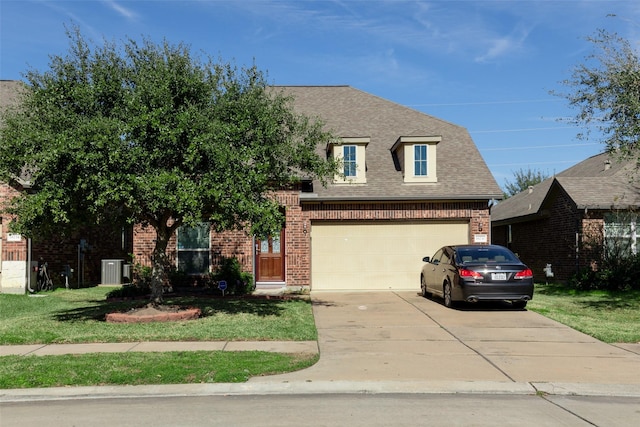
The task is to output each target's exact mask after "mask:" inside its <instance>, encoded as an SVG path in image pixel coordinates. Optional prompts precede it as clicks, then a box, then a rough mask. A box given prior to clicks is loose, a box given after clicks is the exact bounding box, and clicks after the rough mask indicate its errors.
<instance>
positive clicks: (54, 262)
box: [0, 184, 133, 286]
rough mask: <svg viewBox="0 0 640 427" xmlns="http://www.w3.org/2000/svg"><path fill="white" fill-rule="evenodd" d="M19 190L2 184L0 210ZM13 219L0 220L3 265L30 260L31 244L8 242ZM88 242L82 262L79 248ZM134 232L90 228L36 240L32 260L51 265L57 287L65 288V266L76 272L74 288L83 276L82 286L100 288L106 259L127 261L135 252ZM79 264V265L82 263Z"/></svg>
mask: <svg viewBox="0 0 640 427" xmlns="http://www.w3.org/2000/svg"><path fill="white" fill-rule="evenodd" d="M17 194H19V193H18V190H16V189H14V188H13V187H11V186H9V185H7V184H0V207H2V208H4V207H5V206H7V204H8V203H9V202H10V200H11V198H12V197H15V196H16V195H17ZM12 219H13V218H12V217H11V216H9V215H7V214H2V216H0V221H1V223H2V236H1V237H2V252H1V257H2V258H1V259H2V261H24V262H25V263H26V262H27V260H28V242H27V239H25V238H22V239H21V240H20V241H19V242H9V241H7V240H8V234H9V224H10V223H11V221H12ZM81 240H85V241H86V242H87V244H88V245H89V247H88V250H86V251H85V252H84V258H83V259H81V260H79V258H78V257H79V254H78V245H79V244H80V241H81ZM132 250H133V247H132V239H131V232H130V230H128V229H125V230H124V234H123V229H122V228H121V227H97V226H94V227H90V228H89V227H88V228H85V229H83V230H79V231H77V232H74V233H72V234H63V233H62V232H61V233H60V234H59V235H56V236H51V237H46V238H44V237H41V236H37V235H36V236H34V237H33V238H32V245H31V260H32V261H38V260H40V259H42V260H44V261H46V262H47V263H48V265H49V271H50V273H51V277H52V279H53V280H54V283H56V284H57V285H61V284H63V283H64V282H63V278H62V277H61V273H62V271H63V270H64V266H65V265H69V266H70V267H71V268H72V269H74V270H75V271H74V273H73V277H72V279H71V281H70V283H71V285H73V286H77V284H78V275H79V274H81V272H82V273H83V275H82V277H81V278H80V279H81V280H80V282H81V283H83V284H97V283H99V282H100V279H101V274H102V260H103V259H123V260H128V258H129V254H130V253H131V252H132ZM79 261H80V262H79Z"/></svg>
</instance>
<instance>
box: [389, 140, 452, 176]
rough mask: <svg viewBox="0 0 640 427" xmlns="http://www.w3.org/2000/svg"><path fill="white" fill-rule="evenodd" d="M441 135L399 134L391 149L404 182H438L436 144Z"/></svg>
mask: <svg viewBox="0 0 640 427" xmlns="http://www.w3.org/2000/svg"><path fill="white" fill-rule="evenodd" d="M440 141H442V137H441V136H401V137H400V138H398V140H397V141H396V143H395V144H393V147H392V148H391V151H392V152H393V153H394V155H395V156H396V158H397V160H398V164H399V165H400V169H401V170H402V175H403V177H404V182H406V183H418V182H438V176H437V175H436V146H437V144H438V143H439V142H440Z"/></svg>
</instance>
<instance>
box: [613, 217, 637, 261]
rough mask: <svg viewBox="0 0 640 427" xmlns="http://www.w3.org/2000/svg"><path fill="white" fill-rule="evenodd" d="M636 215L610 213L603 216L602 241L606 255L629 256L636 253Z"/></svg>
mask: <svg viewBox="0 0 640 427" xmlns="http://www.w3.org/2000/svg"><path fill="white" fill-rule="evenodd" d="M637 226H638V214H636V213H633V212H610V213H606V214H605V215H604V241H605V249H606V250H607V254H609V255H611V256H629V255H635V254H637V253H638V239H639V238H640V230H639V229H638V227H637Z"/></svg>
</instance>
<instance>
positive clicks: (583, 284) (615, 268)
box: [569, 254, 640, 291]
mask: <svg viewBox="0 0 640 427" xmlns="http://www.w3.org/2000/svg"><path fill="white" fill-rule="evenodd" d="M638 277H640V254H637V255H631V256H626V257H622V256H621V257H611V256H604V257H603V258H602V260H601V262H600V264H599V265H598V268H597V269H591V268H585V269H582V270H580V271H579V272H578V273H576V274H574V275H573V276H572V277H571V278H570V279H569V285H570V286H571V287H573V288H576V289H581V290H592V289H602V290H610V291H626V290H630V289H640V281H639V280H638Z"/></svg>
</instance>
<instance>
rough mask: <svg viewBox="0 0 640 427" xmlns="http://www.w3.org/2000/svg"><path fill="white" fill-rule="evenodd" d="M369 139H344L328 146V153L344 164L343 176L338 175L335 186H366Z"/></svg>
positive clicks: (334, 180) (335, 178) (334, 181)
mask: <svg viewBox="0 0 640 427" xmlns="http://www.w3.org/2000/svg"><path fill="white" fill-rule="evenodd" d="M369 140H370V138H369V137H343V138H340V139H339V140H338V141H333V142H331V143H329V144H328V145H327V153H328V155H330V156H333V158H334V159H336V160H338V161H340V162H341V163H342V174H340V175H336V176H335V177H334V179H333V183H334V184H366V183H367V173H366V172H367V163H366V148H367V144H368V143H369Z"/></svg>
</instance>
